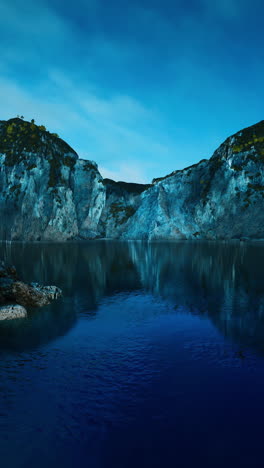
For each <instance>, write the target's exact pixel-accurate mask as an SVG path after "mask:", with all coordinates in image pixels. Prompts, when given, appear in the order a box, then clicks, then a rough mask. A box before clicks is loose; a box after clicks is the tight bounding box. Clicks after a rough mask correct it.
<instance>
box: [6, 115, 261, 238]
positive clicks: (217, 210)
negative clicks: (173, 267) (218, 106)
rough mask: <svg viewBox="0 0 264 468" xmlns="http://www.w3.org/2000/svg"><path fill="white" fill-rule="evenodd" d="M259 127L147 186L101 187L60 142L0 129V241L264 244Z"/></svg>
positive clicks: (31, 127) (12, 126)
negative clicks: (248, 241)
mask: <svg viewBox="0 0 264 468" xmlns="http://www.w3.org/2000/svg"><path fill="white" fill-rule="evenodd" d="M263 163H264V121H262V122H260V123H258V124H256V125H253V126H252V127H249V128H246V129H244V130H242V131H240V132H238V133H236V134H235V135H233V136H231V137H229V138H228V139H227V140H226V141H225V142H224V143H223V144H222V145H221V146H220V147H219V148H218V149H217V150H216V151H215V153H214V154H213V156H212V157H211V159H209V160H202V161H200V162H199V163H197V164H195V165H193V166H191V167H188V168H186V169H183V170H178V171H174V172H173V173H172V174H169V175H168V176H165V177H162V178H159V179H154V180H153V182H152V184H150V185H142V184H133V183H131V184H128V183H125V182H114V181H111V180H109V179H103V178H102V176H101V175H100V173H99V171H98V168H97V165H96V163H94V162H93V161H88V160H82V159H79V158H78V155H77V154H76V153H75V151H74V150H73V149H72V148H71V147H70V146H69V145H68V144H67V143H66V142H64V141H63V140H61V139H60V138H59V137H58V135H56V134H52V133H49V132H47V131H46V129H45V127H43V126H37V125H35V123H34V122H33V121H32V122H31V123H30V122H25V121H23V120H21V119H19V118H15V119H10V120H8V121H0V216H1V224H0V239H1V240H26V241H33V240H48V241H54V240H58V241H64V240H68V239H91V238H99V237H107V238H121V239H181V238H183V239H197V238H207V239H231V238H241V237H247V238H254V239H258V238H264V215H263V204H264V200H263V197H264V171H263V168H264V164H263Z"/></svg>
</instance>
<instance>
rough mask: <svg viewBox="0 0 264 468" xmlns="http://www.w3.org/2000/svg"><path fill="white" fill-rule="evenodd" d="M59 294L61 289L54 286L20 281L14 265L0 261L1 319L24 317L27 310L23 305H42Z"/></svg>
mask: <svg viewBox="0 0 264 468" xmlns="http://www.w3.org/2000/svg"><path fill="white" fill-rule="evenodd" d="M61 295H62V291H61V289H59V288H57V287H56V286H41V285H40V284H38V283H31V284H26V283H24V282H23V281H20V280H19V279H18V276H17V272H16V269H15V268H14V267H8V266H6V265H5V264H4V262H0V304H4V306H3V307H1V309H0V311H1V317H0V319H1V320H5V319H12V318H18V317H25V316H26V315H27V312H26V309H24V306H30V307H42V306H44V305H47V304H49V303H50V302H51V301H53V300H54V299H57V298H59V297H60V296H61ZM13 303H16V305H13Z"/></svg>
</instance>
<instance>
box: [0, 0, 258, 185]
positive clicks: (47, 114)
mask: <svg viewBox="0 0 264 468" xmlns="http://www.w3.org/2000/svg"><path fill="white" fill-rule="evenodd" d="M263 14H264V6H263V5H262V2H261V1H259V0H251V1H248V0H219V1H218V0H189V1H188V2H187V1H186V0H180V1H177V0H134V1H133V2H132V1H131V2H129V1H124V0H122V1H121V0H75V1H72V0H70V1H69V0H37V1H31V0H12V1H10V0H0V54H1V60H0V104H1V115H0V119H7V118H10V117H14V116H16V115H17V114H19V115H24V116H25V118H26V119H28V120H29V119H32V118H35V120H36V123H38V124H44V125H46V127H47V128H48V129H49V130H50V131H52V132H57V133H59V135H60V136H61V137H62V138H63V139H65V140H66V141H67V142H68V143H69V144H71V145H72V147H73V148H74V149H75V150H76V151H77V152H78V153H79V155H80V157H83V158H87V159H92V160H95V161H96V162H97V163H98V165H99V169H100V170H101V172H102V174H103V176H105V177H111V178H114V179H115V180H126V181H135V182H150V181H151V180H152V178H153V177H159V176H162V175H165V174H167V173H169V172H171V171H173V170H175V169H179V168H182V167H185V166H188V165H190V164H193V163H195V162H197V161H198V160H200V159H203V158H209V157H210V156H211V155H212V153H213V151H214V150H215V149H216V148H217V146H218V145H219V144H220V143H221V142H222V141H223V140H224V139H225V138H226V137H227V136H229V135H230V134H232V133H234V132H236V131H238V130H240V129H241V128H243V127H245V126H248V125H251V124H254V123H256V122H257V121H259V120H262V119H263V118H264V112H263V89H264V86H263V77H264V60H263V59H264V47H263V45H264V44H263V42H264V40H263Z"/></svg>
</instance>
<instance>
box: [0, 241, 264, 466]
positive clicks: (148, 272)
mask: <svg viewBox="0 0 264 468" xmlns="http://www.w3.org/2000/svg"><path fill="white" fill-rule="evenodd" d="M0 258H4V259H5V260H6V261H8V262H9V263H13V264H15V265H16V266H17V269H18V271H19V273H20V275H21V276H23V278H24V279H25V280H27V281H33V280H35V281H36V280H37V281H39V282H42V283H46V284H56V285H57V286H59V287H61V288H62V289H63V291H64V297H63V299H61V300H59V301H57V302H55V303H53V304H52V305H51V306H48V307H45V308H43V309H38V310H35V311H34V310H31V311H30V314H29V317H28V318H27V319H25V320H20V321H16V322H10V323H1V325H0V460H1V467H3V468H30V467H33V468H35V467H36V468H47V467H49V468H55V467H56V468H58V467H59V466H61V467H64V468H72V467H89V468H130V467H131V468H132V467H133V468H135V467H137V468H141V467H142V468H143V467H144V468H152V467H180V468H184V467H188V468H189V467H190V468H191V467H204V468H207V467H208V468H209V467H210V468H214V467H221V468H222V467H225V468H228V467H233V468H237V467H250V468H255V467H263V439H264V437H263V436H264V276H263V265H264V245H263V244H262V243H256V244H246V243H213V242H211V243H207V242H197V243H191V242H178V243H166V242H160V243H150V244H148V243H141V242H128V243H121V242H103V241H102V242H101V241H95V242H89V243H69V244H52V245H48V244H32V245H27V244H1V245H0Z"/></svg>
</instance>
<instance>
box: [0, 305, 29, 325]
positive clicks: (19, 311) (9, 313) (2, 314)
mask: <svg viewBox="0 0 264 468" xmlns="http://www.w3.org/2000/svg"><path fill="white" fill-rule="evenodd" d="M26 316H27V311H26V309H25V307H23V306H20V305H17V304H16V305H6V306H2V307H0V321H2V320H14V319H18V318H25V317H26Z"/></svg>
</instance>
